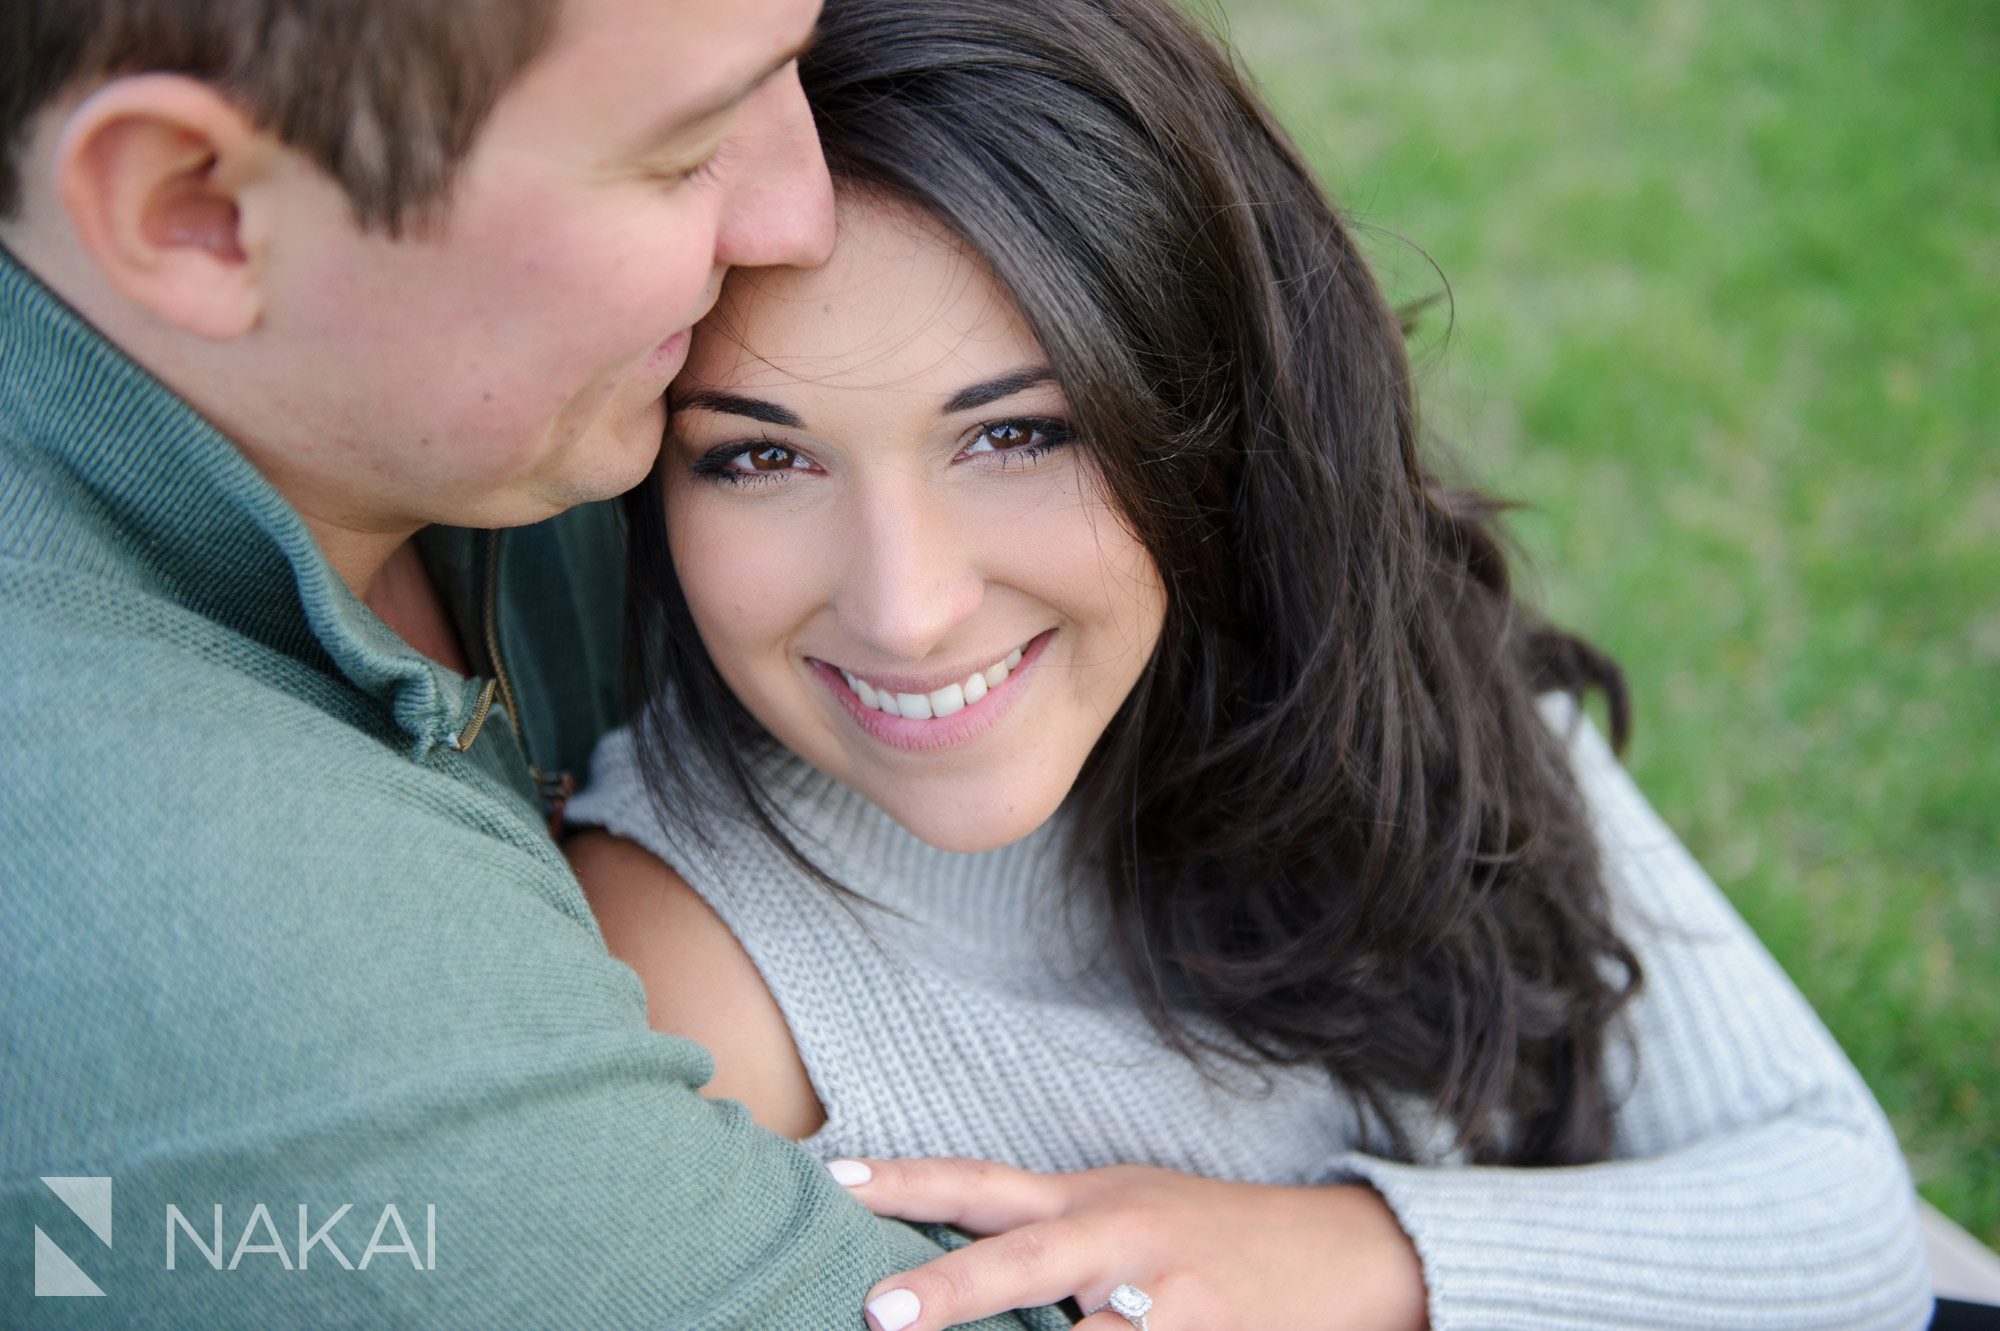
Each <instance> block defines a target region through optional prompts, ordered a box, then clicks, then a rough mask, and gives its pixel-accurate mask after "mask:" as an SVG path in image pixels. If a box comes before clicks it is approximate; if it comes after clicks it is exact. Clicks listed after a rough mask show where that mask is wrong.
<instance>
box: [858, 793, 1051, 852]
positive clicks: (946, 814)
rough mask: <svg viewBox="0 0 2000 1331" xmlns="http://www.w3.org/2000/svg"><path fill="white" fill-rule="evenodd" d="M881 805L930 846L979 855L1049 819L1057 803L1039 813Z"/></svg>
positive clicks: (1012, 840) (899, 803)
mask: <svg viewBox="0 0 2000 1331" xmlns="http://www.w3.org/2000/svg"><path fill="white" fill-rule="evenodd" d="M880 807H881V809H882V811H883V812H884V813H886V814H888V815H889V816H890V817H891V818H893V819H895V820H896V822H897V823H898V824H899V825H900V826H901V827H902V829H903V830H904V831H905V832H908V833H909V834H910V835H911V836H913V837H915V838H916V839H917V840H919V841H921V842H923V843H924V844H925V845H926V846H929V847H930V848H931V849H933V850H944V851H950V852H952V853H953V854H958V855H976V854H978V853H980V852H981V851H986V850H999V849H1000V848H1001V847H1002V846H1011V845H1013V844H1014V843H1015V842H1016V841H1019V840H1020V839H1021V838H1022V837H1025V836H1027V835H1028V834H1029V833H1031V832H1033V831H1034V830H1035V829H1036V828H1038V827H1040V826H1041V825H1042V824H1043V823H1045V822H1047V821H1048V820H1049V818H1050V817H1051V816H1052V815H1053V814H1054V813H1055V811H1056V808H1057V805H1056V804H1050V805H1049V806H1048V807H1047V808H1046V809H1042V810H1040V811H1039V812H1037V811H1036V810H1033V809H1029V810H1022V809H1018V808H1016V809H994V808H991V807H987V808H946V809H938V808H911V807H907V806H906V805H905V803H904V802H902V801H898V802H895V803H891V804H882V805H881V806H880Z"/></svg>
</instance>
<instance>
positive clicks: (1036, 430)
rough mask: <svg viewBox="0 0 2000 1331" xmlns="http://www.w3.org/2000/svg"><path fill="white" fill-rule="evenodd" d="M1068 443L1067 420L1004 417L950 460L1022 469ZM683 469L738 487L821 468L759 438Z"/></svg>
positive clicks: (977, 430)
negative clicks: (1020, 467) (1019, 467)
mask: <svg viewBox="0 0 2000 1331" xmlns="http://www.w3.org/2000/svg"><path fill="white" fill-rule="evenodd" d="M1074 438H1075V435H1074V432H1073V431H1072V430H1071V429H1070V425H1069V422H1068V421H1064V420H1059V419H1057V418H1055V417H1048V416H1016V417H1009V418H1007V419H1006V420H999V421H992V422H988V423H986V424H982V425H979V426H976V427H974V429H973V430H972V432H971V434H970V435H969V436H968V438H967V441H966V442H965V444H963V445H962V446H961V447H960V448H959V450H958V452H957V453H956V454H955V455H953V458H952V461H953V462H955V463H956V462H966V463H971V464H974V465H986V466H995V467H1000V468H1005V467H1015V466H1028V465H1032V464H1033V463H1035V462H1036V461H1038V460H1040V459H1042V458H1044V457H1047V456H1048V455H1049V454H1050V453H1053V452H1055V451H1056V450H1057V449H1059V448H1062V447H1064V446H1066V445H1068V444H1069V443H1071V442H1072V441H1073V439H1074ZM988 459H990V461H988ZM688 470H689V472H690V473H691V474H693V475H694V476H696V477H698V478H699V479H702V480H707V481H715V482H718V483H721V484H727V485H743V484H759V483H764V482H770V481H781V480H784V479H786V478H788V477H791V476H796V475H799V474H801V473H807V474H810V473H813V472H818V471H820V470H821V468H820V466H819V464H818V463H817V462H815V461H814V460H813V459H812V458H811V456H809V455H808V454H807V453H806V452H804V451H803V450H802V449H799V448H796V447H794V446H793V445H791V444H787V443H784V442H782V441H780V440H777V439H767V438H761V439H739V440H736V441H734V442H731V443H727V444H721V445H718V446H717V447H715V448H711V449H709V450H708V451H707V452H706V453H703V454H702V455H701V456H700V457H698V458H696V459H695V460H694V461H693V462H692V463H690V464H689V466H688Z"/></svg>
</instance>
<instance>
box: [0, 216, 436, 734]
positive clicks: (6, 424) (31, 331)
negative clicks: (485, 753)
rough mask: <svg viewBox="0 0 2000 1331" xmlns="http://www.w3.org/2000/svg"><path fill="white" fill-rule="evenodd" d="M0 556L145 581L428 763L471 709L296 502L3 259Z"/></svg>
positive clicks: (6, 256)
mask: <svg viewBox="0 0 2000 1331" xmlns="http://www.w3.org/2000/svg"><path fill="white" fill-rule="evenodd" d="M0 550H4V551H5V553H6V554H7V555H8V556H10V557H13V558H20V559H28V560H33V561H37V562H42V563H49V564H56V565H61V566H66V567H69V568H72V569H74V570H76V571H78V572H86V573H91V574H95V575H97V576H101V577H107V578H111V579H114V580H117V581H121V582H125V583H128V584H132V585H136V586H141V587H145V588H147V589H148V590H151V591H153V592H155V593H157V594H161V595H164V596H165V597H167V598H168V599H170V600H172V601H174V602H176V603H178V604H180V605H182V606H185V607H186V608H188V609H190V610H192V611H194V612H196V613H198V614H200V615H202V616H203V617H205V618H207V619H210V620H212V621H214V622H216V623H218V624H220V625H222V626H224V627H226V628H228V629H230V630H232V631H234V632H236V633H239V634H241V635H243V636H244V637H247V638H250V639H252V640H254V641H256V642H259V643H262V644H264V645H265V646H267V647H270V648H273V649H276V650H278V651H281V652H283V653H285V654H287V655H289V656H293V657H295V658H298V659H301V660H305V661H308V662H310V663H312V664H315V665H317V666H319V667H320V668H322V669H327V670H331V671H333V672H335V673H338V674H340V675H342V676H344V677H345V678H346V679H347V680H348V681H350V682H351V683H352V684H353V685H354V686H355V687H356V688H358V689H360V690H361V691H362V692H364V693H366V694H367V695H369V696H370V697H373V698H375V699H377V700H378V701H381V702H382V703H384V704H385V705H387V706H388V707H389V708H390V709H391V711H392V713H393V716H394V719H395V721H396V723H397V724H398V726H399V727H400V728H401V729H402V730H404V731H405V732H406V733H408V734H409V736H410V737H411V739H412V740H413V742H414V746H415V749H416V756H421V755H422V753H423V752H424V751H425V750H427V749H428V748H429V747H430V746H431V745H432V744H436V743H440V742H444V741H445V740H446V738H447V737H448V736H449V735H450V734H451V733H452V732H453V731H455V730H456V729H457V727H458V725H459V723H460V722H461V721H462V720H463V719H464V716H465V714H466V713H467V712H468V711H469V710H470V708H471V705H472V692H471V691H470V690H468V689H467V688H466V687H465V685H464V683H463V681H460V680H459V679H458V677H457V676H456V675H454V674H451V673H450V672H448V671H444V670H442V669H441V668H439V667H437V666H435V665H433V664H432V663H431V662H430V661H428V660H427V659H425V658H424V657H423V656H422V655H420V654H419V653H417V652H416V651H414V650H413V649H412V648H410V647H409V646H408V645H407V644H405V643H404V642H403V641H402V639H401V638H399V637H398V636H397V635H396V634H395V633H394V632H393V631H391V630H390V629H389V628H388V626H387V625H385V624H384V623H383V622H382V621H381V620H380V619H379V618H378V617H377V616H376V615H375V614H374V612H373V611H371V610H369V609H368V607H367V606H366V605H364V604H362V602H361V601H360V599H359V598H357V597H356V596H355V595H354V593H353V592H352V590H351V589H349V587H348V586H347V584H346V583H345V582H344V581H343V580H342V579H341V578H340V576H339V575H338V574H337V573H335V572H334V570H333V568H332V566H331V565H330V564H328V563H327V561H326V558H325V556H324V555H323V554H321V552H320V549H319V546H318V543H317V542H316V541H314V539H313V537H312V533H311V532H310V531H309V530H308V529H307V527H306V525H305V522H304V520H303V519H302V518H301V517H300V516H299V514H298V511H297V510H296V509H294V508H293V507H292V506H291V504H290V503H288V502H287V501H286V500H285V498H284V497H283V496H282V495H280V494H279V493H278V492H277V491H276V490H275V489H273V488H272V487H271V485H270V483H269V482H268V481H266V480H265V479H264V477H263V476H262V474H260V473H259V472H258V471H257V470H256V468H254V467H252V466H251V465H250V463H249V461H248V460H247V459H246V458H245V457H244V456H243V454H242V452H241V451H240V450H238V449H237V448H236V446H235V445H234V444H232V443H231V442H230V441H229V440H228V439H226V438H225V437H224V436H223V435H222V434H221V433H220V432H219V431H217V430H216V428H215V427H214V426H213V425H212V424H210V423H209V422H208V421H207V420H206V419H204V418H203V417H202V416H201V415H200V414H199V413H197V412H196V411H195V410H194V409H193V408H192V407H190V406H189V405H188V404H187V403H186V402H184V401H182V400H181V399H180V398H179V397H177V396H176V395H175V394H174V393H173V391H172V390H171V389H169V388H167V387H166V385H164V384H162V383H161V382H160V381H159V380H158V379H156V378H154V377H153V376H152V375H151V374H150V373H148V372H147V371H146V370H145V369H144V368H143V367H141V366H139V365H138V364H136V363H135V362H133V361H132V360H131V358H130V357H128V356H126V355H125V354H124V353H123V352H122V351H120V350H119V349H118V348H117V347H115V346H113V345H112V344H111V343H110V342H108V341H107V340H105V338H104V337H102V336H101V335H100V334H99V333H98V332H97V331H96V330H95V329H94V328H92V327H91V326H90V325H89V324H88V323H86V322H85V321H84V320H83V319H82V318H81V317H79V316H78V315H77V314H76V312H75V311H73V310H72V309H70V308H69V306H68V305H66V304H65V303H64V302H63V301H62V300H61V299H60V298H59V297H57V296H56V295H55V294H54V293H53V292H51V291H50V290H49V289H48V288H47V287H45V286H43V285H42V283H41V282H40V281H39V280H38V279H37V278H36V277H35V276H34V275H33V274H32V273H30V272H29V271H28V270H27V269H26V268H25V267H23V266H22V265H21V264H20V263H19V261H18V260H16V259H15V258H14V257H13V256H12V255H10V254H8V253H7V252H6V251H5V250H0Z"/></svg>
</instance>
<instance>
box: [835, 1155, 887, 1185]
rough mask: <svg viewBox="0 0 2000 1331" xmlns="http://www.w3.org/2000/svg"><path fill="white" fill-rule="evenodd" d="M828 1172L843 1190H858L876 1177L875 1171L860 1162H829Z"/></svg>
mask: <svg viewBox="0 0 2000 1331" xmlns="http://www.w3.org/2000/svg"><path fill="white" fill-rule="evenodd" d="M826 1172H827V1173H829V1174H831V1175H833V1181H834V1182H835V1183H838V1184H839V1185H840V1186H841V1187H843V1188H858V1187H860V1186H861V1185H862V1184H864V1183H866V1182H867V1181H868V1180H869V1179H871V1178H874V1177H875V1171H874V1170H872V1169H870V1168H869V1167H868V1166H867V1165H864V1164H862V1163H861V1162H860V1161H859V1160H829V1161H827V1164H826Z"/></svg>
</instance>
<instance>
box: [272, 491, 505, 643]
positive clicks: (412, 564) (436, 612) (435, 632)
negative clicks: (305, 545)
mask: <svg viewBox="0 0 2000 1331" xmlns="http://www.w3.org/2000/svg"><path fill="white" fill-rule="evenodd" d="M306 525H307V527H309V528H310V529H311V530H312V534H313V537H314V539H315V540H317V541H318V542H319V547H320V550H321V551H322V552H323V553H324V554H325V555H326V559H327V562H328V563H329V564H331V565H333V570H334V572H336V573H338V574H339V575H340V576H341V578H342V579H343V580H344V581H345V582H346V583H347V585H348V586H349V587H350V588H352V589H353V591H354V594H355V595H356V596H358V597H360V598H361V600H362V602H363V603H364V604H365V605H367V607H368V608H369V609H370V610H373V611H374V612H375V613H376V614H377V615H379V616H381V618H382V622H383V623H385V624H387V625H388V626H389V627H390V628H392V629H394V630H395V631H396V634H397V636H398V637H400V638H402V640H403V641H404V642H407V643H409V644H410V646H412V647H414V648H416V649H417V650H418V651H419V652H422V653H423V654H424V655H425V656H427V657H429V658H430V659H431V660H433V661H436V662H437V663H438V664H439V665H442V666H446V667H449V668H450V669H452V670H456V671H457V672H458V673H459V674H461V675H470V674H471V673H472V667H471V664H470V662H469V660H468V658H467V656H466V652H465V647H464V644H463V643H462V642H461V641H460V639H459V635H458V629H457V626H456V625H454V624H453V623H452V619H451V612H450V611H449V610H448V609H447V608H446V607H445V603H444V598H443V597H442V596H441V595H440V594H439V593H438V589H437V583H436V582H435V581H433V580H432V578H431V573H430V569H429V567H428V566H426V565H425V563H424V560H423V556H422V554H421V553H419V552H418V550H417V544H416V541H415V539H414V537H415V535H416V533H415V532H404V533H401V534H397V533H393V532H390V533H383V532H357V531H352V530H348V529H346V528H340V527H335V526H332V525H330V524H326V523H321V522H316V521H314V520H313V519H312V518H311V517H307V518H306Z"/></svg>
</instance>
